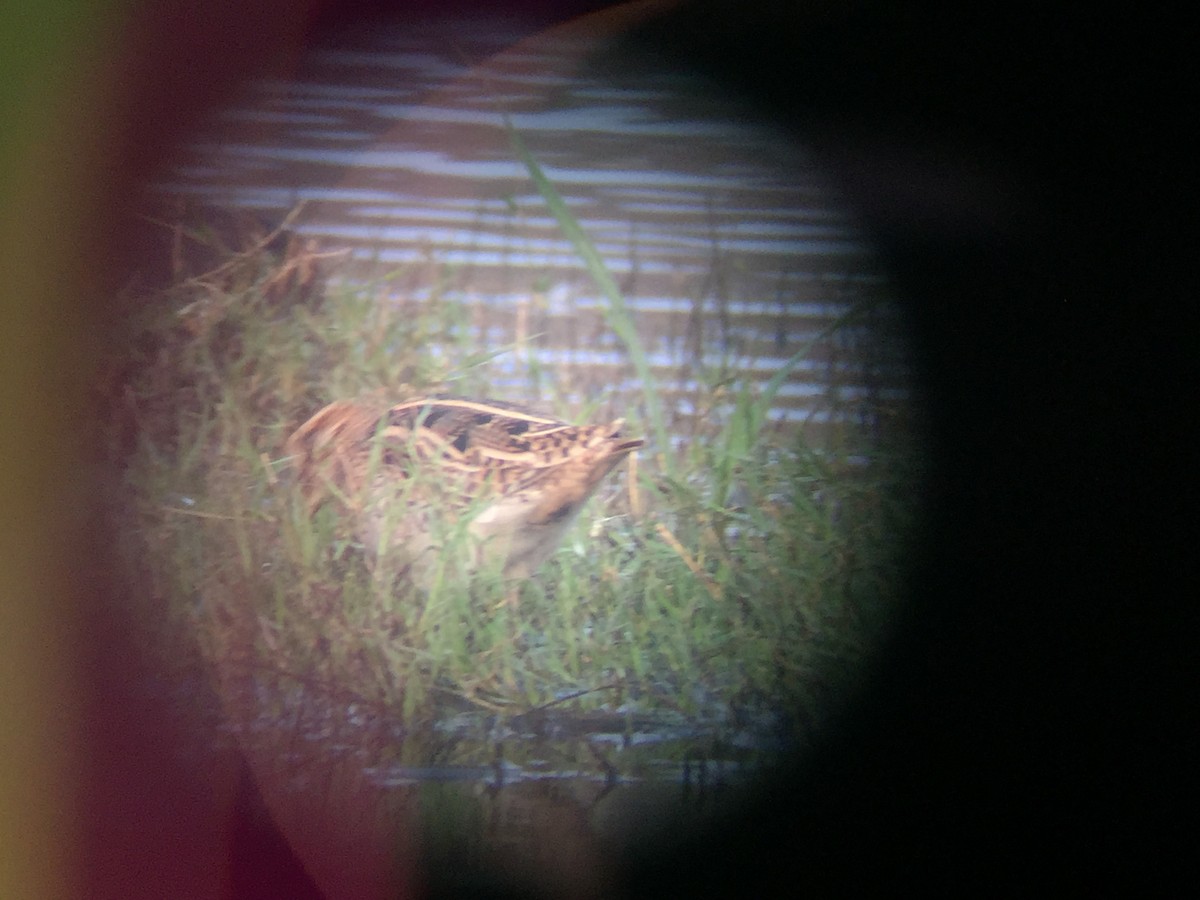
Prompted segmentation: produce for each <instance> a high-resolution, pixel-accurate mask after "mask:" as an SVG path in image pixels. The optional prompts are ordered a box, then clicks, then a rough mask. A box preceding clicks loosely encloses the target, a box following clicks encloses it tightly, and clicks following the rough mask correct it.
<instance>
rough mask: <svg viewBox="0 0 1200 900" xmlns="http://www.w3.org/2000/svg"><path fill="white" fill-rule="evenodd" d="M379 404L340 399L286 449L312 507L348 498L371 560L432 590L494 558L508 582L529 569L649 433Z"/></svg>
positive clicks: (504, 410)
mask: <svg viewBox="0 0 1200 900" xmlns="http://www.w3.org/2000/svg"><path fill="white" fill-rule="evenodd" d="M381 406H382V404H373V403H370V402H365V401H358V400H336V401H334V402H332V403H330V404H328V405H327V406H325V407H323V408H322V409H320V410H319V411H318V412H316V413H315V414H314V415H313V416H312V417H311V418H309V419H308V420H307V421H306V422H304V424H302V425H301V426H300V427H299V428H297V429H296V430H295V431H294V433H292V435H291V436H290V437H289V438H288V440H287V443H286V447H285V452H286V453H287V454H288V455H289V456H291V457H292V462H293V464H294V465H295V467H296V471H297V476H298V481H299V484H300V485H301V489H302V491H303V495H304V498H305V502H306V504H307V507H308V511H309V513H310V514H312V513H313V512H315V509H316V507H318V506H320V505H321V504H322V503H324V502H326V501H327V500H329V499H331V498H333V499H335V500H337V501H339V502H340V503H341V504H342V505H343V507H344V508H346V509H348V510H349V511H350V513H351V514H352V517H353V518H354V519H355V520H356V522H357V534H358V537H359V540H360V541H361V542H362V545H363V547H364V550H365V553H366V555H367V557H368V559H369V561H370V563H371V565H372V566H373V567H377V568H378V567H381V566H384V567H386V570H387V571H390V572H401V573H403V574H404V575H406V576H407V578H408V579H409V580H410V581H411V583H413V584H415V585H416V586H417V587H418V588H422V589H424V590H426V591H428V590H429V589H430V588H431V587H432V585H433V584H434V583H435V580H437V579H438V578H441V579H445V578H446V577H451V578H458V577H461V576H466V577H467V578H470V577H471V576H473V575H474V574H476V573H478V572H480V571H482V570H483V569H484V568H485V567H487V566H494V567H496V568H497V569H498V570H499V571H500V573H501V575H502V578H503V579H504V580H505V581H506V582H510V583H511V582H514V581H520V580H525V579H528V578H530V577H531V576H532V575H533V574H534V573H535V572H536V571H537V570H538V568H539V567H540V566H541V565H542V563H544V562H545V561H546V559H548V558H549V557H550V556H551V555H552V554H553V553H554V551H555V549H556V548H557V547H558V545H559V543H560V542H561V540H562V537H563V535H564V534H565V532H566V531H567V528H568V527H569V526H570V525H571V523H572V522H573V521H574V520H575V517H576V516H577V515H578V514H579V511H580V510H581V509H582V508H583V506H584V504H585V503H586V501H587V500H588V498H589V497H591V495H592V494H593V493H594V492H595V490H596V488H597V486H598V485H599V484H600V482H601V481H602V480H603V479H604V478H605V477H606V476H607V475H608V474H609V473H610V472H611V471H612V470H613V468H614V467H616V466H617V464H618V463H620V462H621V461H622V460H623V459H624V458H625V457H627V456H628V455H629V454H631V453H634V452H635V451H636V450H638V449H639V448H640V447H642V446H643V445H644V444H645V441H643V440H642V439H640V438H634V437H629V436H627V435H626V434H625V432H624V428H625V422H624V420H623V419H616V420H613V421H610V422H607V423H604V424H597V425H571V424H569V423H567V422H564V421H561V420H559V419H556V418H553V417H550V416H545V415H542V414H540V413H537V412H532V411H530V410H528V409H526V408H524V407H522V406H519V405H516V404H512V403H506V402H502V401H497V400H472V399H467V398H463V397H453V396H445V395H434V396H429V397H418V398H415V399H411V400H406V401H404V402H402V403H398V404H396V405H394V406H391V407H390V408H386V409H384V408H381ZM439 573H440V574H439Z"/></svg>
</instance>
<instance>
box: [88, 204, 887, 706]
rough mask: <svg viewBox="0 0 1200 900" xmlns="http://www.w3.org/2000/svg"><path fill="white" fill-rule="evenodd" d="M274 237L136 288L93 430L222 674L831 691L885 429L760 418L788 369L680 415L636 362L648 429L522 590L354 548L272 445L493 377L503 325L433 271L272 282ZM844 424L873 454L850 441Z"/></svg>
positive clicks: (811, 698)
mask: <svg viewBox="0 0 1200 900" xmlns="http://www.w3.org/2000/svg"><path fill="white" fill-rule="evenodd" d="M564 209H565V207H564ZM579 233H580V234H582V231H580V232H579ZM584 240H586V238H584ZM288 264H289V263H288V261H286V260H280V259H278V258H273V257H271V256H269V255H268V254H267V253H265V252H264V251H263V250H262V248H261V247H259V248H254V249H252V250H251V251H242V252H240V253H235V254H233V256H232V257H231V259H230V260H227V261H226V263H224V264H223V266H224V268H223V269H222V273H223V274H222V280H221V282H220V284H219V285H216V284H214V283H213V282H210V281H206V280H205V279H204V278H203V277H200V278H192V279H189V280H188V281H186V282H184V283H182V284H179V285H177V286H175V287H174V288H172V289H170V290H168V291H167V292H166V293H165V294H164V295H163V296H161V297H159V298H156V299H155V300H154V302H153V303H147V304H146V305H145V307H144V314H143V315H142V317H141V319H140V321H139V322H138V323H137V325H136V329H135V330H136V334H135V335H134V336H133V339H132V341H131V346H132V347H133V348H135V349H134V353H133V357H132V360H131V362H130V365H129V366H128V367H127V377H126V380H125V383H124V385H123V386H122V397H123V400H122V409H123V410H124V417H123V418H122V419H119V420H118V421H116V422H115V424H114V426H113V431H112V434H111V435H110V437H111V442H110V449H111V451H112V453H113V455H114V456H115V457H118V458H120V460H121V462H122V465H123V468H124V472H125V477H126V484H127V495H128V499H129V502H128V505H127V509H126V514H127V517H128V518H127V521H128V525H129V528H130V535H131V539H130V540H129V541H128V542H127V547H128V550H129V556H130V560H131V564H132V565H135V566H136V567H138V568H139V569H140V570H141V571H142V572H143V574H144V576H145V578H146V579H147V583H148V584H152V585H153V586H154V588H153V591H152V593H153V594H154V595H156V596H158V597H162V598H165V599H166V604H167V608H168V610H170V615H171V618H172V621H174V622H176V623H181V625H182V626H183V627H182V628H181V629H180V630H179V634H180V635H190V636H192V637H194V639H195V642H196V646H197V647H199V648H200V651H201V654H202V656H203V657H204V659H205V660H207V661H208V663H209V664H210V665H211V667H212V669H213V671H214V672H216V673H217V677H218V679H225V680H227V681H229V682H230V684H232V683H233V681H237V680H239V679H240V682H239V683H242V684H245V683H246V679H247V678H248V677H251V676H253V675H254V673H257V675H262V674H269V675H273V676H278V677H280V678H286V679H288V680H289V681H290V682H291V683H294V684H302V685H304V686H305V687H306V689H307V690H310V691H319V692H322V693H324V694H327V695H328V696H330V697H333V698H336V699H338V700H339V701H342V700H344V701H346V702H354V703H366V704H370V705H372V706H375V707H377V708H379V709H383V710H387V711H388V712H389V713H390V714H394V715H396V716H398V717H402V718H403V719H404V720H405V721H407V722H412V721H417V720H421V719H426V720H427V719H431V718H434V717H436V716H438V715H439V714H440V713H443V712H444V711H445V710H446V709H447V708H458V707H460V706H462V705H467V706H474V707H477V708H482V709H488V710H495V711H502V712H511V713H520V712H526V711H529V710H531V709H545V708H554V709H559V710H562V711H564V712H573V711H574V712H580V711H585V710H595V709H601V710H610V711H626V712H628V711H637V712H647V713H653V712H661V711H670V712H672V713H675V714H679V715H684V716H687V717H690V718H692V719H694V720H698V721H706V722H711V723H721V722H726V723H727V722H730V721H735V720H737V718H738V713H739V711H743V710H744V711H762V710H770V711H774V712H775V713H777V714H779V715H778V716H777V722H781V723H782V724H783V725H784V726H785V727H791V728H793V729H796V730H799V729H801V728H802V727H803V723H804V722H807V721H812V720H813V719H818V718H819V717H820V715H821V714H822V713H823V712H824V711H827V708H828V699H829V696H830V695H831V694H832V693H833V692H835V691H837V690H840V686H841V685H843V684H844V683H845V682H846V680H847V678H848V677H849V676H850V673H851V672H852V671H853V669H854V666H855V665H856V663H857V662H859V661H860V660H861V658H862V656H863V654H864V653H865V652H866V648H867V647H868V646H869V644H870V642H871V640H872V639H873V637H874V635H875V634H876V632H877V630H878V628H879V626H880V623H882V622H883V621H884V620H885V617H884V615H883V614H882V612H881V611H882V610H885V609H886V608H887V607H888V605H889V604H890V603H892V601H893V599H894V593H895V589H896V585H897V583H898V577H897V576H898V571H899V570H898V566H899V562H900V560H899V552H900V551H901V550H902V549H903V548H902V545H901V544H900V543H899V542H898V541H897V540H896V538H895V535H897V534H902V533H903V532H904V530H905V529H906V528H907V527H908V522H907V516H908V515H909V514H910V508H909V506H908V505H907V504H906V503H905V501H904V498H903V496H902V494H901V493H900V492H898V490H897V488H898V486H900V485H902V483H903V481H902V479H903V478H904V471H903V469H901V468H900V467H898V466H892V465H882V464H879V463H882V462H883V460H882V456H881V453H880V452H879V450H878V448H877V447H875V448H872V447H870V446H864V445H863V444H862V442H859V441H853V440H851V441H848V442H847V446H846V448H844V449H843V450H840V451H830V450H829V448H822V449H821V450H818V449H816V448H812V447H809V446H807V445H806V444H805V443H804V442H803V441H802V440H801V439H800V437H799V436H798V434H796V433H795V432H788V431H785V430H781V429H774V428H770V427H768V419H767V410H768V409H769V407H770V403H771V400H772V396H773V392H774V390H775V389H777V388H778V385H779V383H781V381H782V379H783V378H784V377H786V373H780V375H779V376H778V377H777V379H776V381H773V382H772V384H771V385H769V386H768V388H767V389H766V390H764V391H762V392H761V393H755V392H754V391H752V390H751V389H750V388H742V389H740V390H737V389H734V388H732V387H724V388H721V389H720V390H719V391H718V392H716V393H714V395H713V396H711V397H708V398H704V402H703V403H702V405H703V406H704V407H705V409H706V410H707V414H706V415H704V416H702V417H701V419H700V420H699V424H698V425H697V427H696V430H695V433H693V434H692V435H690V439H689V440H686V441H683V442H680V443H672V441H671V436H670V435H669V434H668V431H667V426H666V423H665V421H664V419H663V416H662V412H661V404H660V403H659V402H658V399H657V395H656V393H655V390H654V386H653V382H652V381H651V380H649V379H647V380H646V381H645V382H644V384H643V387H644V392H643V402H641V403H639V404H634V405H633V406H632V407H631V409H630V411H629V416H628V417H629V418H630V419H631V430H632V431H637V430H639V429H645V430H646V431H647V432H649V433H650V434H652V435H654V436H656V446H655V448H654V452H652V453H650V454H647V458H646V459H644V460H642V461H641V462H640V463H638V464H637V466H636V467H632V466H631V468H630V470H629V472H628V473H627V475H626V477H625V479H624V481H625V485H624V489H621V488H620V484H619V482H618V481H617V480H616V479H614V481H613V489H610V490H608V491H606V492H601V494H600V495H598V496H597V497H596V498H594V499H593V501H592V502H591V504H590V506H589V508H588V510H587V511H586V512H585V514H584V515H583V516H581V518H580V521H579V522H578V523H577V525H576V526H575V528H574V530H573V531H572V532H571V533H570V534H569V535H568V537H567V539H566V540H565V541H564V543H563V546H562V548H561V549H560V551H559V552H558V553H557V554H556V555H555V556H554V557H553V558H552V559H551V560H550V561H549V562H548V563H547V564H546V565H545V566H544V567H543V568H542V570H541V571H540V572H539V573H538V575H537V576H536V577H535V578H533V579H531V580H530V581H528V582H526V583H524V584H522V585H520V586H519V587H518V588H517V589H516V594H515V595H514V594H513V587H512V586H511V585H506V584H505V583H504V582H503V580H502V579H501V578H500V575H499V573H498V572H496V571H489V570H486V569H485V570H484V571H482V572H480V573H477V574H476V575H475V576H474V577H473V578H472V579H471V580H470V581H469V582H464V580H463V579H461V578H460V577H457V576H458V572H457V571H455V570H454V568H453V567H448V568H446V569H444V570H443V572H442V577H440V578H436V579H435V580H434V584H433V586H432V588H431V589H430V590H429V591H428V592H419V591H417V590H415V589H414V588H412V586H411V585H408V584H405V583H404V582H403V581H402V580H397V579H393V578H388V577H387V576H386V570H382V571H383V572H384V574H381V569H379V568H378V567H373V566H372V564H371V563H370V554H369V553H367V552H365V548H363V547H362V545H361V542H360V539H359V536H358V535H357V534H356V528H355V523H354V521H353V520H352V518H351V517H347V516H345V515H344V514H342V512H341V510H340V507H339V506H338V505H337V504H332V503H329V504H325V505H323V506H320V507H317V508H316V509H315V510H313V509H311V508H310V507H309V506H308V505H307V504H306V503H305V502H304V500H303V498H301V497H300V496H299V492H298V491H297V490H296V488H295V486H294V485H293V483H292V480H291V475H290V470H289V466H288V460H287V459H286V458H284V457H283V456H282V449H281V448H282V447H283V446H284V442H285V440H286V438H287V436H288V434H289V433H290V431H291V430H292V429H293V428H294V427H296V426H297V425H298V424H300V423H301V422H302V421H303V420H304V419H305V418H307V416H308V415H309V414H311V413H312V412H314V411H315V410H316V409H317V408H319V407H320V406H322V405H323V404H324V403H326V402H328V401H330V400H332V399H335V398H344V397H367V398H372V399H375V400H377V401H379V402H380V403H381V404H383V403H386V402H389V401H390V402H396V401H398V400H400V399H405V398H407V397H410V396H415V395H419V394H421V393H423V392H426V391H429V390H436V389H443V388H445V387H446V386H447V385H450V386H451V389H452V390H453V391H454V392H455V393H461V394H465V395H476V396H488V395H489V394H490V393H491V392H490V391H489V390H488V385H487V382H486V366H485V365H481V363H482V362H485V361H486V360H487V359H488V357H489V354H492V353H494V352H495V350H494V349H492V348H488V347H481V346H472V345H471V344H470V342H469V341H467V340H465V339H464V337H463V331H462V329H460V328H457V327H456V325H457V322H456V320H455V319H454V318H453V316H454V313H453V309H452V308H450V307H449V305H448V304H443V303H441V302H440V298H439V296H438V294H437V291H436V290H431V291H430V296H429V299H428V300H427V301H425V302H422V303H420V304H415V305H414V304H410V305H409V307H407V308H406V309H405V310H404V311H403V313H402V312H401V311H400V310H399V309H397V308H396V306H394V305H392V304H389V303H385V302H379V300H378V299H377V296H376V290H375V287H374V286H372V285H370V284H368V285H362V286H358V287H353V288H351V287H342V288H338V289H336V290H331V291H330V292H329V293H328V294H327V296H326V297H325V298H324V300H323V302H320V303H311V302H309V303H298V302H288V298H287V297H284V298H282V299H281V298H280V297H279V296H278V294H277V293H272V292H271V291H269V290H267V289H266V286H267V285H269V284H273V283H277V274H278V272H279V270H280V267H281V266H284V265H288ZM272 279H276V281H272ZM610 281H611V279H610ZM434 287H436V286H434ZM293 299H294V298H293ZM197 310H202V311H203V315H202V316H199V317H198V312H197ZM622 317H625V320H627V319H628V313H627V312H626V311H625V310H624V308H623V307H621V308H620V309H619V310H617V311H614V314H613V322H614V327H617V326H616V323H620V322H621V321H622ZM621 330H623V331H624V332H625V333H624V335H623V339H624V340H625V341H626V346H627V348H628V349H629V352H630V354H631V356H632V357H633V358H634V359H635V360H636V359H637V358H639V354H640V348H638V347H637V346H636V332H635V331H632V330H631V329H621ZM436 347H441V348H450V350H451V351H452V352H436V353H435V352H433V350H432V348H436ZM640 358H641V359H642V360H643V362H644V360H645V356H644V354H641V355H640ZM639 370H640V367H639ZM647 371H648V370H647ZM851 452H853V453H854V454H856V455H860V456H861V455H862V454H863V453H867V454H868V455H870V454H872V453H873V454H874V461H875V462H876V463H877V465H874V466H868V467H865V468H861V467H860V468H858V469H854V468H852V467H850V466H849V465H848V463H847V459H848V457H849V455H850V453H851ZM454 527H455V523H448V524H447V528H449V529H451V530H452V529H453V528H454ZM461 539H462V537H461V535H459V536H457V537H456V536H455V535H454V534H448V535H447V536H446V542H447V543H448V544H449V545H451V546H453V545H454V542H455V541H456V540H461ZM446 558H447V559H451V558H452V554H450V553H448V554H447V556H446ZM185 639H187V638H185V637H182V636H181V637H180V638H179V640H185ZM255 677H256V676H255ZM784 711H787V712H788V713H789V715H786V716H784V715H782V714H783V713H784ZM791 713H796V715H794V716H793V715H790V714H791Z"/></svg>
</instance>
